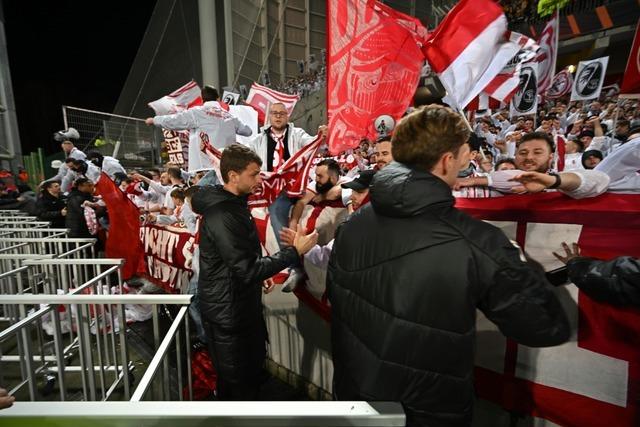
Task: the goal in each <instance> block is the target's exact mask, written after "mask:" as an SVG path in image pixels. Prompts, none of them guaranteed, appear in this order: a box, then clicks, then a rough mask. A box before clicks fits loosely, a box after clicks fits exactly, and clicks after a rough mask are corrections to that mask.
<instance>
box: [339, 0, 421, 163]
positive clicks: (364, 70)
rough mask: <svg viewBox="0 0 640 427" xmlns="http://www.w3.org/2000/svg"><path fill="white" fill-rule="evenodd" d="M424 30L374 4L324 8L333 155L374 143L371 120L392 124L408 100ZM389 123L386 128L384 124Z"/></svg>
mask: <svg viewBox="0 0 640 427" xmlns="http://www.w3.org/2000/svg"><path fill="white" fill-rule="evenodd" d="M426 37H427V30H426V28H424V26H423V25H422V24H421V23H420V21H419V20H418V19H416V18H413V17H411V16H408V15H404V14H402V13H400V12H398V11H396V10H394V9H392V8H390V7H389V6H386V5H384V4H382V3H380V2H377V1H371V0H369V1H363V0H330V1H329V2H327V42H328V45H329V49H328V53H327V115H328V117H329V135H328V143H329V151H330V152H331V154H332V155H337V154H339V153H340V152H343V151H346V150H348V149H350V148H355V147H356V146H357V145H358V144H359V142H360V140H361V139H362V137H368V138H371V139H375V138H376V137H377V136H378V130H376V128H375V122H376V119H377V118H379V117H381V116H390V117H391V118H392V119H393V120H395V121H396V122H397V121H398V120H399V119H400V117H402V115H403V114H404V113H405V112H406V111H407V108H408V107H409V103H410V102H411V99H412V98H413V94H414V93H415V90H416V87H417V86H418V80H419V78H420V71H421V70H422V66H423V65H424V55H423V54H422V52H421V50H420V48H421V45H422V44H424V42H425V41H426ZM387 123H388V122H387Z"/></svg>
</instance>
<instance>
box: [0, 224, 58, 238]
mask: <svg viewBox="0 0 640 427" xmlns="http://www.w3.org/2000/svg"><path fill="white" fill-rule="evenodd" d="M68 234H69V229H68V228H11V227H2V228H0V239H4V238H8V237H28V238H51V237H60V238H62V237H68Z"/></svg>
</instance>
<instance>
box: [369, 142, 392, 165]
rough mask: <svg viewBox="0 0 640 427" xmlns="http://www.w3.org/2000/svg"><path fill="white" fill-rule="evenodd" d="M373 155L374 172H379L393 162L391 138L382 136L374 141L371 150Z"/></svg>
mask: <svg viewBox="0 0 640 427" xmlns="http://www.w3.org/2000/svg"><path fill="white" fill-rule="evenodd" d="M373 150H374V151H373V154H375V156H376V166H375V168H376V170H380V169H382V168H383V167H385V166H387V165H388V164H389V163H391V162H393V155H392V154H391V136H388V135H387V136H382V137H380V138H379V139H378V141H376V145H375V147H374V148H373Z"/></svg>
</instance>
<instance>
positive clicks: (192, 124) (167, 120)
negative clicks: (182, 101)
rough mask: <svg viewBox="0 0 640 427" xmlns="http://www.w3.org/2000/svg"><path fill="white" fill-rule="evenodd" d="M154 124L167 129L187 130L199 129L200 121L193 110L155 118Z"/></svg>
mask: <svg viewBox="0 0 640 427" xmlns="http://www.w3.org/2000/svg"><path fill="white" fill-rule="evenodd" d="M153 124H154V125H156V126H159V127H162V128H165V129H172V130H185V129H195V128H197V127H198V120H197V118H196V116H195V112H194V111H193V109H191V110H186V111H182V112H180V113H176V114H167V115H166V116H155V117H154V118H153Z"/></svg>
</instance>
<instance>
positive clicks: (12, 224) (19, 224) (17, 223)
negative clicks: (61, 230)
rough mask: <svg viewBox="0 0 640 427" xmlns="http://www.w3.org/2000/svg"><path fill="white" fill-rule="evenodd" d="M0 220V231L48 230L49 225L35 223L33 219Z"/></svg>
mask: <svg viewBox="0 0 640 427" xmlns="http://www.w3.org/2000/svg"><path fill="white" fill-rule="evenodd" d="M7 218H8V217H3V218H2V219H0V229H2V228H48V227H49V226H50V225H51V224H50V223H49V222H47V221H35V220H33V219H23V218H22V217H12V218H15V219H7Z"/></svg>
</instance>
